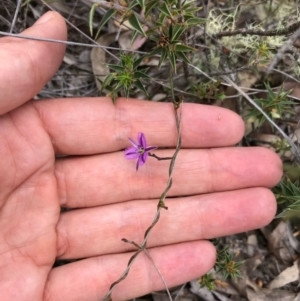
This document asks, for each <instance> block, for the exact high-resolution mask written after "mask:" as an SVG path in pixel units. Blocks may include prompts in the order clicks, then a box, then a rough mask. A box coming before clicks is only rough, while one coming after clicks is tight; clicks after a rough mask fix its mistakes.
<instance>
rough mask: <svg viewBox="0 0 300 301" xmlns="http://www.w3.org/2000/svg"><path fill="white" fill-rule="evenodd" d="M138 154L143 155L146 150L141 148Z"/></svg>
mask: <svg viewBox="0 0 300 301" xmlns="http://www.w3.org/2000/svg"><path fill="white" fill-rule="evenodd" d="M138 152H139V154H143V153H144V152H145V149H144V148H143V147H141V146H140V147H139V150H138Z"/></svg>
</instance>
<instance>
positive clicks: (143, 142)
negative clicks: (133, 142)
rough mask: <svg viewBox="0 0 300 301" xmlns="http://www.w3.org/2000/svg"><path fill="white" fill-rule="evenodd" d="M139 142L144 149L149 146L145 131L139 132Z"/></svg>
mask: <svg viewBox="0 0 300 301" xmlns="http://www.w3.org/2000/svg"><path fill="white" fill-rule="evenodd" d="M138 143H139V145H140V146H141V147H142V148H144V149H145V148H146V147H147V141H146V137H145V135H144V134H143V133H138Z"/></svg>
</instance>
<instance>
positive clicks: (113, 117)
mask: <svg viewBox="0 0 300 301" xmlns="http://www.w3.org/2000/svg"><path fill="white" fill-rule="evenodd" d="M34 104H35V107H36V109H37V110H38V112H39V114H40V116H41V118H42V121H43V123H44V126H45V128H46V130H47V131H48V133H49V135H50V136H51V139H52V141H53V144H54V146H55V149H56V151H57V152H58V153H62V154H78V155H82V154H95V153H102V152H112V151H117V150H120V149H124V148H126V147H128V146H129V145H130V143H129V140H128V137H130V138H132V139H136V136H137V133H138V132H143V133H144V134H145V135H146V138H147V142H148V144H149V145H154V146H160V147H171V146H175V145H176V141H177V129H176V123H175V116H174V108H173V105H172V104H171V103H157V102H150V101H141V100H134V99H128V100H126V99H118V100H117V103H116V105H113V103H112V101H111V99H109V98H85V99H56V100H51V101H43V102H41V101H37V102H35V103H34ZM243 133H244V124H243V121H242V120H241V118H240V117H239V116H238V115H236V114H235V113H233V112H232V111H229V110H226V109H223V108H220V107H212V106H204V105H197V104H190V103H187V104H183V105H182V120H181V134H182V146H183V147H186V148H196V147H212V146H215V147H217V146H228V145H233V144H235V143H237V142H238V141H239V140H240V139H241V137H242V135H243Z"/></svg>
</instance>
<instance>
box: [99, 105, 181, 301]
mask: <svg viewBox="0 0 300 301" xmlns="http://www.w3.org/2000/svg"><path fill="white" fill-rule="evenodd" d="M179 108H180V107H178V106H177V104H175V103H174V110H175V119H176V128H177V135H178V137H177V143H176V149H175V152H174V154H173V156H172V159H171V162H170V166H169V178H168V182H167V185H166V188H165V190H164V192H163V193H162V194H161V196H160V199H159V201H158V204H157V211H156V214H155V216H154V219H153V221H152V224H151V225H150V226H149V227H148V229H147V230H146V231H145V234H144V240H143V242H142V244H141V245H139V244H137V243H135V242H133V241H129V240H127V239H125V238H123V239H122V240H123V241H124V242H127V243H131V244H133V245H134V246H136V247H137V248H138V250H137V251H136V253H134V254H133V255H132V256H131V257H130V259H129V261H128V264H127V267H126V269H125V270H124V272H123V273H122V275H121V276H120V278H119V279H118V280H116V281H115V282H113V283H112V284H111V286H110V288H109V291H108V292H107V294H106V295H105V296H104V298H103V300H104V301H111V300H112V299H111V294H112V292H113V290H114V289H115V287H116V286H117V284H118V283H120V282H121V281H123V280H124V279H125V278H126V277H127V275H128V273H129V271H130V268H131V266H132V265H133V263H134V261H135V260H136V258H137V257H138V255H139V254H140V253H141V252H143V251H144V250H145V249H146V245H147V242H148V238H149V236H150V233H151V231H152V229H153V227H154V226H155V225H156V223H157V222H158V221H159V218H160V212H161V209H168V207H166V205H165V203H164V201H165V198H166V195H167V193H168V191H169V190H170V188H171V187H172V176H173V171H174V166H175V161H176V158H177V155H178V152H179V150H180V148H181V132H180V124H181V114H182V108H181V110H180V114H179V116H178V109H179Z"/></svg>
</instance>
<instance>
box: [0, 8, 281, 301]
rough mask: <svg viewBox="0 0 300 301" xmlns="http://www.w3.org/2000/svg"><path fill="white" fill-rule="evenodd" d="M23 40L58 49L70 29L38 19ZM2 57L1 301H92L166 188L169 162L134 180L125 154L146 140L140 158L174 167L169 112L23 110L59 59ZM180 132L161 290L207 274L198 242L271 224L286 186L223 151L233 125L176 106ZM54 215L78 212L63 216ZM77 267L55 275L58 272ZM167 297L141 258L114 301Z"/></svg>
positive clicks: (128, 103)
mask: <svg viewBox="0 0 300 301" xmlns="http://www.w3.org/2000/svg"><path fill="white" fill-rule="evenodd" d="M24 34H26V35H31V36H36V37H47V38H52V39H60V40H62V39H65V38H66V27H65V24H64V21H63V20H62V18H61V17H60V16H59V15H58V14H56V13H47V14H46V15H44V17H43V18H42V19H40V21H39V23H38V24H35V26H33V27H32V28H30V29H28V30H26V32H24ZM0 46H1V47H0V59H1V68H0V91H1V94H0V114H1V116H0V150H1V151H0V154H1V157H0V162H1V163H0V164H1V169H0V187H1V188H0V296H1V300H2V301H11V300H18V301H23V300H28V301H29V300H30V301H32V300H34V301H39V300H43V301H46V300H47V301H59V300H63V301H68V300H72V301H74V300H78V301H83V300H88V301H93V300H97V301H98V300H100V299H101V298H102V297H103V296H104V295H105V293H106V292H107V291H108V289H109V286H110V285H111V283H112V282H114V281H115V280H116V279H117V278H118V277H119V276H120V274H121V273H122V272H123V270H124V268H125V267H126V265H127V261H128V259H129V258H130V256H131V255H132V252H134V251H135V250H134V248H133V246H132V245H129V244H125V243H124V242H122V241H121V239H122V238H128V239H130V240H133V241H135V242H137V243H139V242H141V241H142V238H143V234H144V231H145V229H146V228H147V227H148V226H149V225H150V224H151V222H152V219H153V216H154V214H155V212H156V204H157V199H158V198H159V196H160V194H161V192H162V191H163V189H164V188H165V185H166V182H167V178H168V164H169V162H168V161H157V160H155V159H154V158H149V159H148V161H147V164H146V165H145V166H142V167H141V168H140V169H139V171H138V172H136V170H135V162H133V161H127V160H126V159H125V158H124V152H123V151H122V150H123V149H124V148H126V147H128V146H130V143H129V141H128V137H131V138H134V139H135V138H136V135H137V133H138V132H140V131H142V132H144V133H145V135H146V137H147V139H148V143H149V145H156V146H159V147H160V148H166V147H168V148H169V149H161V150H157V151H156V152H155V153H156V154H157V155H160V156H170V155H172V154H173V152H174V149H170V148H171V147H174V146H175V144H176V126H175V120H174V112H173V108H172V105H171V104H167V103H154V102H144V101H140V100H133V99H129V100H125V99H118V100H117V102H116V105H115V106H114V105H113V104H112V102H111V100H110V99H108V98H77V99H76V98H75V99H52V100H44V101H29V100H30V99H31V98H32V97H33V96H34V95H35V94H36V93H38V91H39V90H40V89H41V88H42V87H43V85H45V83H46V82H47V81H48V80H49V79H50V78H51V76H52V75H53V74H54V72H55V71H56V69H57V68H58V67H59V64H60V62H61V60H62V57H63V55H64V50H65V47H64V46H63V45H61V44H56V43H47V42H37V41H30V40H21V39H14V38H2V39H0ZM181 130H182V150H181V151H180V152H179V155H178V158H177V161H176V163H175V169H174V176H173V186H172V188H171V190H170V192H169V197H170V198H169V199H167V200H166V205H167V206H168V207H169V210H168V211H163V212H162V215H161V218H160V221H159V223H158V224H157V225H156V226H155V228H154V230H153V232H152V234H151V236H150V239H149V241H148V244H147V247H148V251H149V253H150V254H151V256H152V258H153V260H154V262H155V263H156V265H157V266H158V267H159V269H160V270H161V272H162V275H163V276H164V278H165V280H166V282H167V283H168V285H169V286H175V285H178V284H180V283H183V282H186V281H188V280H191V279H194V278H196V277H199V276H200V275H202V274H204V273H206V272H207V271H208V270H209V269H210V268H211V267H212V266H213V264H214V261H215V250H214V247H213V246H212V244H211V243H210V242H208V241H206V240H205V239H209V238H214V237H220V236H224V235H229V234H233V233H238V232H244V231H248V230H250V229H255V228H259V227H262V226H264V225H266V224H267V223H269V222H270V221H271V220H272V218H273V217H274V214H275V211H276V202H275V199H274V196H273V194H272V193H271V192H270V190H269V187H271V186H273V185H275V184H276V183H277V182H278V181H279V179H280V177H281V162H280V160H279V158H278V157H277V156H276V155H275V154H274V153H273V152H271V151H269V150H266V149H263V148H237V147H231V146H232V145H234V144H235V143H237V142H238V141H239V140H240V139H241V137H242V135H243V122H242V120H241V119H240V118H239V117H238V116H237V115H235V114H234V113H233V112H230V111H228V110H225V109H222V108H219V107H208V106H202V105H195V104H188V103H185V104H184V105H183V113H182V122H181ZM55 154H69V155H74V156H69V157H61V158H58V159H56V158H55ZM75 155H76V156H75ZM178 196H180V197H178ZM172 197H173V198H172ZM175 197H177V198H175ZM62 206H63V207H68V208H72V209H73V208H74V209H75V208H76V210H70V211H67V212H64V213H60V208H61V207H62ZM79 258H82V260H80V261H75V262H72V263H69V264H67V265H63V266H60V267H56V268H52V266H53V263H54V261H55V259H79ZM163 288H164V286H163V283H162V281H161V279H160V278H159V276H158V275H157V272H156V270H155V268H154V267H153V266H152V264H151V262H150V261H149V260H148V258H147V257H146V256H145V255H144V254H143V253H142V254H140V256H139V257H138V259H137V261H136V262H135V264H134V265H133V267H132V268H131V270H130V273H129V275H128V277H127V279H126V280H125V281H124V282H122V283H120V284H119V285H118V287H117V288H116V290H115V291H114V292H113V295H112V297H113V300H127V299H131V298H134V297H137V296H140V295H143V294H146V293H148V292H150V291H155V290H160V289H163Z"/></svg>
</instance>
